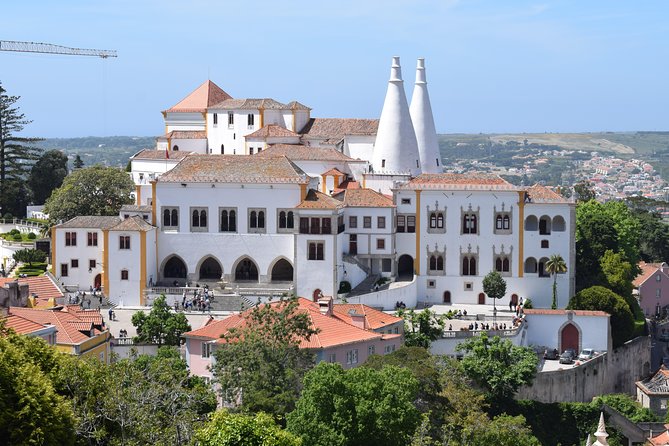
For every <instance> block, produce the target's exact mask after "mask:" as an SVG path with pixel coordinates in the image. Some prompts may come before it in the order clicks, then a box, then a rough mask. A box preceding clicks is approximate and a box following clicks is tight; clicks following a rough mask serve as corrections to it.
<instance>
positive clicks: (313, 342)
mask: <svg viewBox="0 0 669 446" xmlns="http://www.w3.org/2000/svg"><path fill="white" fill-rule="evenodd" d="M277 304H278V303H272V304H270V305H277ZM298 305H299V307H298V311H304V312H307V314H308V315H309V318H310V319H311V324H312V326H313V327H314V328H317V329H319V330H320V332H319V333H318V334H316V335H313V336H311V337H310V339H309V341H307V340H306V339H303V340H302V342H301V343H300V347H301V348H327V347H333V346H337V345H345V344H351V343H356V342H362V341H368V340H373V339H382V336H381V335H380V334H379V333H374V332H372V331H368V330H363V329H360V328H358V327H355V326H353V325H351V324H349V323H347V322H345V321H344V320H342V319H340V318H339V316H338V315H337V316H334V317H333V316H327V315H323V314H321V312H320V310H319V306H318V304H317V303H315V302H312V301H310V300H307V299H304V298H302V297H300V298H298ZM363 306H364V305H363ZM334 307H335V308H336V307H337V305H334ZM370 310H371V308H369V307H365V310H364V311H365V312H366V313H367V312H368V311H370ZM250 311H252V310H246V311H245V312H244V313H242V314H241V315H239V314H236V315H232V316H229V317H227V318H225V319H223V320H220V321H213V322H209V323H207V324H206V325H205V326H204V327H202V328H199V329H197V330H193V331H190V332H187V333H184V336H185V337H189V338H197V339H211V340H212V341H216V342H217V343H225V340H224V339H221V335H223V334H225V333H227V332H228V330H230V329H231V328H233V327H241V326H243V325H244V324H245V321H246V320H245V319H244V317H243V315H244V314H246V313H248V312H250ZM390 317H393V316H390ZM374 323H375V324H376V322H374ZM395 336H399V335H395Z"/></svg>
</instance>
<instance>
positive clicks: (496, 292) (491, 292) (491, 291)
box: [483, 271, 506, 299]
mask: <svg viewBox="0 0 669 446" xmlns="http://www.w3.org/2000/svg"><path fill="white" fill-rule="evenodd" d="M483 292H484V293H486V294H487V295H488V297H492V298H493V299H501V298H502V297H504V295H505V294H506V281H505V280H504V278H503V277H502V275H501V274H500V273H499V272H497V271H490V272H489V273H488V274H486V276H485V277H484V278H483Z"/></svg>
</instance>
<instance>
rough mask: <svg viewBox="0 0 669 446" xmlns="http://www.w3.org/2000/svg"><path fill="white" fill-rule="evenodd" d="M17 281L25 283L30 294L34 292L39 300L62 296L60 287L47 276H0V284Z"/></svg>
mask: <svg viewBox="0 0 669 446" xmlns="http://www.w3.org/2000/svg"><path fill="white" fill-rule="evenodd" d="M14 281H18V282H19V283H27V284H28V291H29V292H30V294H36V295H37V297H39V298H40V300H47V299H50V298H53V299H59V298H61V297H63V293H62V291H60V288H58V286H57V285H56V284H55V283H53V281H52V280H51V278H49V276H35V277H23V278H13V277H3V278H0V286H4V285H5V284H6V283H8V282H14Z"/></svg>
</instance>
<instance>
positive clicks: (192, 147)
mask: <svg viewBox="0 0 669 446" xmlns="http://www.w3.org/2000/svg"><path fill="white" fill-rule="evenodd" d="M170 143H171V147H170V150H175V149H177V148H178V149H177V150H179V151H180V152H181V151H183V152H195V153H202V154H206V153H208V151H207V140H206V139H177V138H172V139H171V140H170Z"/></svg>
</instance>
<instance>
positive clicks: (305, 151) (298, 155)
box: [254, 144, 367, 163]
mask: <svg viewBox="0 0 669 446" xmlns="http://www.w3.org/2000/svg"><path fill="white" fill-rule="evenodd" d="M254 156H255V157H259V158H272V157H277V156H285V157H287V158H288V159H291V160H295V161H339V162H348V163H366V162H367V161H363V160H354V159H353V158H351V157H349V156H346V155H344V154H343V153H341V152H340V151H338V150H335V149H332V148H316V147H307V146H304V145H301V144H271V145H270V146H269V147H267V149H265V150H263V151H262V152H259V153H257V154H256V155H254Z"/></svg>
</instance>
